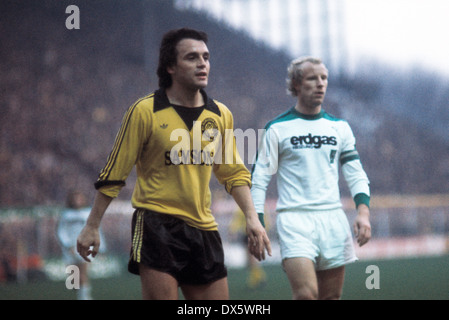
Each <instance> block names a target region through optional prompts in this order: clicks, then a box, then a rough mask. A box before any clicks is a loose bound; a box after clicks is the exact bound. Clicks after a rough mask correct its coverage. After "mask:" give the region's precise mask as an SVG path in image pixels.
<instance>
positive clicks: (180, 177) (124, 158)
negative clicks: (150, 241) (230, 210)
mask: <svg viewBox="0 0 449 320" xmlns="http://www.w3.org/2000/svg"><path fill="white" fill-rule="evenodd" d="M201 94H202V95H203V98H204V101H205V105H204V106H203V107H200V108H185V107H180V106H174V105H172V104H170V102H169V100H168V98H167V95H166V93H165V90H163V89H159V90H157V91H155V92H154V93H152V94H150V95H148V96H146V97H144V98H141V99H139V100H138V101H136V103H134V104H133V105H132V106H131V107H130V108H129V109H128V110H127V112H126V113H125V116H124V118H123V121H122V124H121V127H120V130H119V132H118V133H117V136H116V138H115V142H114V146H113V149H112V151H111V153H110V155H109V157H108V159H107V162H106V165H105V167H104V168H103V169H102V170H101V172H100V174H99V177H98V180H97V182H96V183H95V187H96V189H98V190H99V191H100V192H102V193H103V194H105V195H107V196H109V197H112V198H115V197H117V196H118V194H119V192H120V190H121V188H122V187H123V186H124V185H125V180H126V178H127V177H128V175H129V173H130V172H131V170H132V169H133V167H134V165H135V166H136V172H137V181H136V185H135V188H134V191H133V196H132V205H133V207H135V208H141V209H148V210H151V211H155V212H158V213H164V214H171V215H174V216H176V217H178V218H180V219H183V220H184V221H185V222H186V223H187V224H189V225H191V226H193V227H196V228H199V229H202V230H217V223H216V221H215V219H214V217H213V215H212V213H211V209H210V204H211V192H210V188H209V182H210V178H211V174H212V171H213V172H214V174H215V176H216V177H217V179H218V181H219V182H220V183H221V184H223V185H224V186H225V188H226V191H227V192H229V193H230V192H231V189H232V188H233V187H235V186H243V185H248V186H251V175H250V173H249V171H248V169H247V168H246V167H245V165H244V164H243V162H242V161H241V159H240V156H239V154H238V151H237V148H236V144H235V137H234V135H233V126H234V124H233V116H232V113H231V111H230V110H229V109H228V108H227V107H226V106H225V105H224V104H222V103H220V102H218V101H215V100H212V99H211V98H209V97H208V96H207V95H206V93H205V92H204V91H203V90H201Z"/></svg>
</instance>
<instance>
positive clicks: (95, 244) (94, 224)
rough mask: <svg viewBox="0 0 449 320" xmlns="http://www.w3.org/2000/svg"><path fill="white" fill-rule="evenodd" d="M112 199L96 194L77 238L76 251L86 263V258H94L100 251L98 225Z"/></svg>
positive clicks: (99, 193)
mask: <svg viewBox="0 0 449 320" xmlns="http://www.w3.org/2000/svg"><path fill="white" fill-rule="evenodd" d="M112 199H113V198H111V197H108V196H106V195H104V194H103V193H101V192H99V191H98V192H97V194H96V196H95V201H94V205H93V207H92V210H91V211H90V214H89V218H88V219H87V222H86V225H85V226H84V228H83V229H82V230H81V232H80V234H79V236H78V239H77V242H76V248H77V251H78V253H79V254H80V255H81V257H82V258H83V259H84V260H86V261H88V262H90V259H89V258H88V256H89V255H90V254H92V258H94V257H95V256H96V255H97V253H98V251H99V249H100V223H101V219H102V218H103V215H104V213H105V212H106V209H107V208H108V206H109V204H110V203H111V201H112ZM91 247H92V249H91Z"/></svg>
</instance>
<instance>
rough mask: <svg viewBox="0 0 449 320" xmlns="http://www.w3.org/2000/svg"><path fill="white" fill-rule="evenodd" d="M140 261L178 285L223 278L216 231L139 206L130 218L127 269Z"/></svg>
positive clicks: (133, 268)
mask: <svg viewBox="0 0 449 320" xmlns="http://www.w3.org/2000/svg"><path fill="white" fill-rule="evenodd" d="M139 263H142V264H143V265H145V266H147V267H150V268H152V269H155V270H158V271H161V272H165V273H168V274H170V275H172V276H173V277H174V278H175V279H176V280H177V281H178V283H179V284H180V285H183V284H190V285H200V284H207V283H210V282H214V281H216V280H219V279H222V278H225V277H226V276H227V270H226V267H225V265H224V252H223V245H222V242H221V238H220V235H219V233H218V231H204V230H200V229H198V228H194V227H191V226H189V225H187V224H186V223H185V222H184V221H183V220H181V219H178V218H176V217H174V216H171V215H168V214H161V213H156V212H152V211H149V210H141V209H138V210H136V211H135V212H134V215H133V219H132V247H131V254H130V259H129V263H128V270H129V272H131V273H133V274H139Z"/></svg>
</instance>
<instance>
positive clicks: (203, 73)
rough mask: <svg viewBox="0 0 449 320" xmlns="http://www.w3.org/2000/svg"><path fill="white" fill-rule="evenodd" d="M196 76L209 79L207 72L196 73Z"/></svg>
mask: <svg viewBox="0 0 449 320" xmlns="http://www.w3.org/2000/svg"><path fill="white" fill-rule="evenodd" d="M195 76H196V77H198V78H200V79H202V80H205V79H207V72H198V73H196V74H195Z"/></svg>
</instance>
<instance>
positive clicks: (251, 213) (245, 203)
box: [231, 186, 257, 219]
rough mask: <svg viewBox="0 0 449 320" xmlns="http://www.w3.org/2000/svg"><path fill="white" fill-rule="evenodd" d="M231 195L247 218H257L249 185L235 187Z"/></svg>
mask: <svg viewBox="0 0 449 320" xmlns="http://www.w3.org/2000/svg"><path fill="white" fill-rule="evenodd" d="M231 195H232V197H233V198H234V200H235V202H236V203H237V205H238V206H239V207H240V209H241V210H242V211H243V213H244V215H245V217H246V218H247V219H248V218H251V217H255V218H257V212H256V209H255V208H254V203H253V199H252V197H251V191H250V189H249V186H238V187H234V188H232V190H231Z"/></svg>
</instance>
